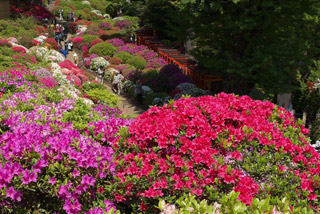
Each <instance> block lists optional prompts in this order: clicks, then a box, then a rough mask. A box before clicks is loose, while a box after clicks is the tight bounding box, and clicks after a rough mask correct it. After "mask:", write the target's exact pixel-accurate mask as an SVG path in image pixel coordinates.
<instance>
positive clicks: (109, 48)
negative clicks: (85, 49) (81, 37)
mask: <svg viewBox="0 0 320 214" xmlns="http://www.w3.org/2000/svg"><path fill="white" fill-rule="evenodd" d="M116 51H117V49H116V48H115V47H114V46H113V45H112V44H110V43H106V42H102V43H98V44H96V45H94V46H92V47H91V48H90V50H89V53H90V54H97V55H99V56H101V57H103V56H113V54H114V53H115V52H116Z"/></svg>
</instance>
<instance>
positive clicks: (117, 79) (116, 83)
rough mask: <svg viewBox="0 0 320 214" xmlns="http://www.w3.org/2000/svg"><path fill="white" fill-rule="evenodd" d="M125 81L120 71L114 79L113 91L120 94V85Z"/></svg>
mask: <svg viewBox="0 0 320 214" xmlns="http://www.w3.org/2000/svg"><path fill="white" fill-rule="evenodd" d="M123 79H124V77H123V76H122V74H120V72H119V71H117V72H116V74H115V76H114V77H113V82H112V91H113V93H115V94H118V93H119V91H120V90H119V83H120V82H121V81H122V80H123Z"/></svg>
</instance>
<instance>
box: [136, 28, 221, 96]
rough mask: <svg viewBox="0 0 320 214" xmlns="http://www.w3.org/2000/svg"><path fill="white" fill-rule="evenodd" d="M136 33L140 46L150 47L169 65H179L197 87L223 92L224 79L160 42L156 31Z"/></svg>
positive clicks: (146, 30)
mask: <svg viewBox="0 0 320 214" xmlns="http://www.w3.org/2000/svg"><path fill="white" fill-rule="evenodd" d="M135 33H136V35H137V44H138V45H145V46H148V48H149V49H152V50H153V51H155V52H157V53H158V55H159V57H162V58H163V59H165V60H166V62H167V63H170V64H176V65H178V66H179V67H180V69H181V71H182V72H183V73H184V74H185V75H188V76H189V77H190V78H191V79H192V80H193V81H194V82H195V84H196V85H197V87H199V88H201V89H204V90H210V91H212V92H219V91H221V86H222V84H221V83H222V80H223V79H222V77H219V76H216V75H212V74H210V72H208V71H207V69H205V68H204V67H203V66H201V65H199V64H198V63H197V62H196V61H195V60H194V59H192V58H190V57H189V56H188V55H185V54H182V53H181V52H180V51H179V50H177V49H173V48H171V47H169V46H168V45H166V44H165V42H163V41H161V40H158V38H157V37H156V35H155V32H154V31H152V30H148V29H145V28H141V29H139V30H137V31H136V32H135Z"/></svg>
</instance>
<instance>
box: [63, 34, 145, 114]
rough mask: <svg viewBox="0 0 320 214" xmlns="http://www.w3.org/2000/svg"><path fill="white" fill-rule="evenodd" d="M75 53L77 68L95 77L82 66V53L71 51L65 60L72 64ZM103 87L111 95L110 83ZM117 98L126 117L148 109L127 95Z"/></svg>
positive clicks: (93, 73) (69, 36) (75, 50)
mask: <svg viewBox="0 0 320 214" xmlns="http://www.w3.org/2000/svg"><path fill="white" fill-rule="evenodd" d="M71 36H72V35H71V34H68V38H69V39H70V38H71ZM62 44H63V45H64V43H63V42H62ZM75 52H76V53H77V55H78V57H79V65H78V66H79V67H80V68H81V69H83V70H85V71H86V72H88V73H90V74H92V75H93V76H96V73H95V72H93V71H91V70H89V69H87V68H86V67H85V66H84V65H83V63H82V62H83V56H82V53H81V52H80V51H79V50H77V49H73V51H69V53H68V55H67V60H70V61H71V62H73V63H74V57H73V54H74V53H75ZM104 86H105V87H106V89H107V90H108V91H110V92H111V93H112V89H111V83H106V82H105V83H104ZM118 97H119V109H120V110H122V111H123V112H124V113H125V114H128V115H132V116H138V115H140V114H142V113H143V112H145V111H146V110H147V109H148V107H147V106H146V105H141V104H139V103H138V102H137V101H136V100H134V99H133V98H132V97H130V96H129V95H127V94H125V93H121V95H118Z"/></svg>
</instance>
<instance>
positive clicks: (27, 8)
mask: <svg viewBox="0 0 320 214" xmlns="http://www.w3.org/2000/svg"><path fill="white" fill-rule="evenodd" d="M10 12H11V14H13V15H21V14H23V15H27V16H34V17H35V18H37V19H40V20H43V19H45V18H47V19H51V18H54V15H53V14H52V13H51V12H50V11H48V10H47V8H45V7H42V6H40V5H37V4H31V3H27V2H23V1H22V2H21V1H19V2H18V1H11V6H10Z"/></svg>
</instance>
